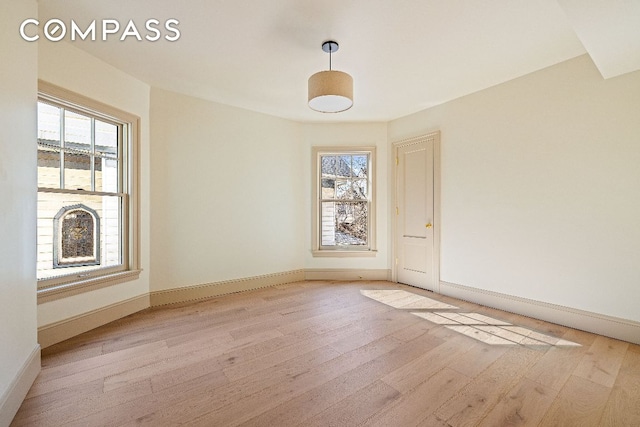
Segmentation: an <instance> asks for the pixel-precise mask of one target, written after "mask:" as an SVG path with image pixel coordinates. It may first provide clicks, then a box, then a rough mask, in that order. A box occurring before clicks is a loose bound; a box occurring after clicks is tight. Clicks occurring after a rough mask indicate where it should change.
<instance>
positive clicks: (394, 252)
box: [391, 131, 440, 293]
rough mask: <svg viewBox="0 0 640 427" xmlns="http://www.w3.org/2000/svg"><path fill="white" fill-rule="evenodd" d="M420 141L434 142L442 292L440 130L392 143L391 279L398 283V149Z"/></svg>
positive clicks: (436, 248)
mask: <svg viewBox="0 0 640 427" xmlns="http://www.w3.org/2000/svg"><path fill="white" fill-rule="evenodd" d="M420 142H427V143H429V142H431V143H433V265H432V270H431V271H432V272H433V281H434V284H435V289H436V290H435V292H436V293H440V131H434V132H431V133H428V134H425V135H420V136H416V137H413V138H407V139H403V140H400V141H396V142H393V143H392V144H391V146H392V148H393V152H392V158H391V163H392V169H393V174H392V175H393V185H392V189H393V204H392V206H391V217H392V226H391V248H392V249H391V280H392V281H393V282H395V283H398V258H397V256H398V235H399V233H398V149H399V148H400V147H405V146H409V145H414V144H418V143H420Z"/></svg>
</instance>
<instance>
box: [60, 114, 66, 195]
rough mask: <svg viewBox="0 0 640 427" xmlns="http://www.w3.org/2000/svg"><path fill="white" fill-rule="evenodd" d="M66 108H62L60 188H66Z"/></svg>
mask: <svg viewBox="0 0 640 427" xmlns="http://www.w3.org/2000/svg"><path fill="white" fill-rule="evenodd" d="M64 139H65V137H64V108H60V188H64V148H65V143H64Z"/></svg>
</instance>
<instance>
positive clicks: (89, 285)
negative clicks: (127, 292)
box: [38, 270, 142, 304]
mask: <svg viewBox="0 0 640 427" xmlns="http://www.w3.org/2000/svg"><path fill="white" fill-rule="evenodd" d="M141 272H142V270H129V271H119V272H117V273H112V274H106V275H104V276H100V277H92V278H90V279H86V280H80V281H77V282H71V283H65V284H62V285H57V286H51V287H49V288H44V289H39V290H38V304H43V303H46V302H51V301H55V300H59V299H63V298H67V297H70V296H73V295H78V294H82V293H84V292H91V291H95V290H96V289H100V288H105V287H107V286H113V285H117V284H120V283H124V282H129V281H132V280H136V279H138V278H139V277H140V273H141Z"/></svg>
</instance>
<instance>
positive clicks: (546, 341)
mask: <svg viewBox="0 0 640 427" xmlns="http://www.w3.org/2000/svg"><path fill="white" fill-rule="evenodd" d="M360 293H361V294H362V295H364V296H366V297H367V298H371V299H373V300H375V301H378V302H381V303H383V304H386V305H388V306H390V307H393V308H397V309H403V310H408V311H409V312H410V313H411V314H413V315H415V316H418V317H420V318H422V319H425V320H427V321H429V322H432V323H435V324H437V325H442V326H444V327H445V328H448V329H450V330H452V331H455V332H458V333H460V334H463V335H466V336H468V337H471V338H473V339H476V340H478V341H482V342H484V343H486V344H491V345H527V346H530V345H534V346H555V347H579V346H580V344H577V343H574V342H571V341H567V340H564V339H562V338H558V337H554V336H551V335H547V334H543V333H541V332H537V331H534V330H531V329H528V328H525V327H524V326H518V325H513V324H511V323H508V322H505V321H502V320H499V319H494V318H492V317H489V316H485V315H483V314H480V313H473V312H471V313H468V312H460V311H454V310H460V308H459V307H456V306H453V305H450V304H446V303H444V302H441V301H437V300H434V299H431V298H428V297H425V296H423V295H418V294H414V293H412V292H408V291H405V290H401V289H379V290H361V291H360ZM417 310H420V311H417ZM442 310H449V311H442Z"/></svg>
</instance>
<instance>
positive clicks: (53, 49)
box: [33, 40, 150, 326]
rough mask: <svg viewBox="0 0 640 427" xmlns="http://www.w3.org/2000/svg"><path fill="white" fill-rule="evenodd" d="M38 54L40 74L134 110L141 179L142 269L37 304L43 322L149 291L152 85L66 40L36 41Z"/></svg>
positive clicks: (112, 104)
mask: <svg viewBox="0 0 640 427" xmlns="http://www.w3.org/2000/svg"><path fill="white" fill-rule="evenodd" d="M114 48H117V46H116V47H114ZM38 59H39V61H38V78H40V79H42V80H45V81H47V82H49V83H53V84H55V85H58V86H61V87H63V88H65V89H68V90H71V91H73V92H77V93H79V94H81V95H84V96H86V97H89V98H92V99H94V100H96V101H100V102H102V103H105V104H108V105H110V106H112V107H115V108H119V109H121V110H123V111H126V112H128V113H131V114H134V115H137V116H139V117H140V119H141V129H140V141H139V143H140V176H139V178H140V245H141V248H140V249H141V250H140V265H141V268H142V269H143V271H142V274H141V275H140V278H139V279H138V280H135V281H131V282H126V283H122V284H119V285H115V286H110V287H107V288H102V289H98V290H96V291H93V292H87V293H83V294H80V295H75V296H72V297H69V298H65V299H62V300H57V301H53V302H48V303H45V304H40V305H39V306H38V325H39V326H44V325H49V324H51V323H54V322H57V321H60V320H64V319H68V318H71V317H73V316H77V315H80V314H84V313H88V312H90V311H92V310H95V309H98V308H102V307H106V306H108V305H111V304H115V303H118V302H121V301H125V300H127V299H130V298H133V297H136V296H139V295H143V294H147V293H148V292H149V222H150V221H149V216H150V209H149V203H150V201H149V188H150V180H149V173H150V172H149V146H150V141H149V92H150V87H149V86H148V85H147V84H145V83H142V82H141V81H139V80H137V79H135V78H133V77H131V76H130V75H128V74H125V73H123V72H122V71H120V70H118V69H117V68H114V67H112V66H111V65H108V64H107V63H105V62H103V61H100V60H99V59H97V58H95V57H93V56H91V55H89V54H87V53H85V52H84V51H82V50H80V49H78V48H76V47H74V46H72V45H71V44H70V43H66V42H60V43H52V42H48V41H46V40H42V41H39V42H38ZM33 84H35V82H34V83H33ZM34 131H35V130H34ZM34 162H35V160H34ZM34 164H35V163H34Z"/></svg>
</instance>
